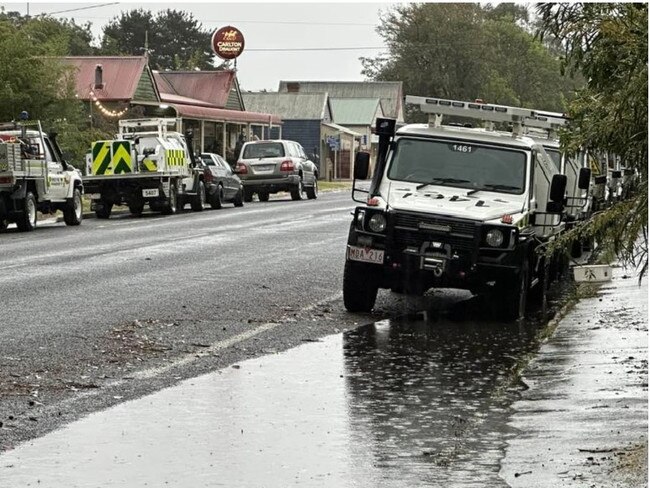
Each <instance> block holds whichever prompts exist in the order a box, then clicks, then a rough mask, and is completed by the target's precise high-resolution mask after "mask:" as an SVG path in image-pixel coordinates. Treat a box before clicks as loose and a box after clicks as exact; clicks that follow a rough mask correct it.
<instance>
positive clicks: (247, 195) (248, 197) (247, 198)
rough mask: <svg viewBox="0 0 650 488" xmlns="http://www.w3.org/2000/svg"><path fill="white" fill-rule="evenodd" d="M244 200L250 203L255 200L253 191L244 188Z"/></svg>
mask: <svg viewBox="0 0 650 488" xmlns="http://www.w3.org/2000/svg"><path fill="white" fill-rule="evenodd" d="M244 201H245V202H246V203H250V202H252V201H253V192H252V191H250V190H247V189H246V188H244Z"/></svg>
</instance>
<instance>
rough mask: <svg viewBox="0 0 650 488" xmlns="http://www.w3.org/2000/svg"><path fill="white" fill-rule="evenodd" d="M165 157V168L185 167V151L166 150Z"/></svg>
mask: <svg viewBox="0 0 650 488" xmlns="http://www.w3.org/2000/svg"><path fill="white" fill-rule="evenodd" d="M165 157H166V158H167V166H184V165H185V151H183V150H182V149H167V150H166V151H165Z"/></svg>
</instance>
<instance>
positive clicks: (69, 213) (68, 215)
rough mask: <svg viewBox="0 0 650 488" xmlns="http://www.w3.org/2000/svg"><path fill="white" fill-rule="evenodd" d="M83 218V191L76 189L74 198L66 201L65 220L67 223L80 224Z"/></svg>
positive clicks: (73, 194)
mask: <svg viewBox="0 0 650 488" xmlns="http://www.w3.org/2000/svg"><path fill="white" fill-rule="evenodd" d="M82 219H83V205H82V203H81V192H80V191H79V189H78V188H75V189H74V192H73V193H72V198H71V199H70V200H68V201H67V202H66V205H65V209H64V210H63V221H64V222H65V225H79V224H81V220H82Z"/></svg>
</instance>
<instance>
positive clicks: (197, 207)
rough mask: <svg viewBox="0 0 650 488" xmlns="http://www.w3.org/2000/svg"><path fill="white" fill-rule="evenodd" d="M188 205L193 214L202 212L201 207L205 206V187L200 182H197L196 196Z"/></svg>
mask: <svg viewBox="0 0 650 488" xmlns="http://www.w3.org/2000/svg"><path fill="white" fill-rule="evenodd" d="M190 205H191V207H192V210H193V211H194V212H200V211H202V210H203V205H205V185H204V184H203V182H202V181H199V189H198V191H197V192H196V195H194V196H193V197H192V202H191V203H190Z"/></svg>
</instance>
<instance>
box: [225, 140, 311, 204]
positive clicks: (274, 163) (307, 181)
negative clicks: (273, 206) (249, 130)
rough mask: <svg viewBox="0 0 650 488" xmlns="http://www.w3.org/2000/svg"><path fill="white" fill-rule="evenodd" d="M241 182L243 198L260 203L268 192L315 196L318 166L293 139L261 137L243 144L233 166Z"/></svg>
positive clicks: (295, 196)
mask: <svg viewBox="0 0 650 488" xmlns="http://www.w3.org/2000/svg"><path fill="white" fill-rule="evenodd" d="M235 171H236V172H237V174H239V177H240V178H241V180H242V183H243V184H244V201H246V202H250V201H252V200H253V195H254V194H255V193H257V197H258V198H259V200H260V202H266V201H267V200H268V199H269V194H271V193H277V192H280V191H288V192H289V193H291V199H292V200H301V199H302V194H303V193H305V194H306V195H307V198H309V199H314V198H317V197H318V168H317V167H316V165H315V164H314V163H313V162H312V161H311V160H310V159H309V158H308V157H307V154H306V153H305V150H304V149H303V147H302V146H301V145H300V144H298V143H297V142H294V141H287V140H263V141H250V142H246V143H244V145H243V146H242V149H241V153H240V154H239V159H238V160H237V165H236V166H235Z"/></svg>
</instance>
